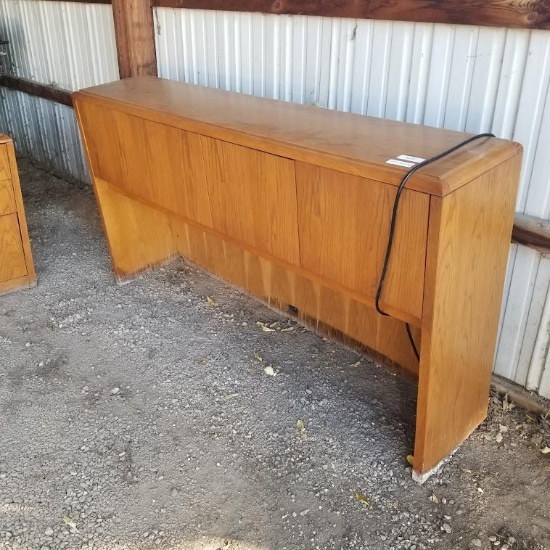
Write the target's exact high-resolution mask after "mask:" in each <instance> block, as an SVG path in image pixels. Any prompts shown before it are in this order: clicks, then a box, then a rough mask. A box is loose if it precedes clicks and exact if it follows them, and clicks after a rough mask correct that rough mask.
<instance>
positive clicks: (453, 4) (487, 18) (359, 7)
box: [152, 0, 550, 29]
mask: <svg viewBox="0 0 550 550" xmlns="http://www.w3.org/2000/svg"><path fill="white" fill-rule="evenodd" d="M152 2H153V5H155V6H159V7H163V8H191V9H207V10H227V11H252V12H262V13H276V14H295V15H321V16H326V17H352V18H358V19H386V20H395V21H419V22H426V23H451V24H455V25H456V24H459V25H485V26H499V27H519V28H528V29H550V9H549V8H548V1H547V0H527V1H524V0H360V1H358V0H152Z"/></svg>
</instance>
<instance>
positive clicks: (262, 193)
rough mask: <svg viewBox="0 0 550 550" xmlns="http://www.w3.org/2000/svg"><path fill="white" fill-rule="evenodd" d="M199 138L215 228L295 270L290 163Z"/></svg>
mask: <svg viewBox="0 0 550 550" xmlns="http://www.w3.org/2000/svg"><path fill="white" fill-rule="evenodd" d="M200 139H201V149H202V151H203V158H204V165H205V171H206V180H207V184H208V194H209V197H210V206H211V209H212V224H213V227H214V229H216V230H218V231H219V232H220V233H223V234H224V235H228V236H230V237H233V238H234V239H236V240H237V241H239V242H241V243H244V244H247V245H249V246H251V247H253V248H255V249H256V250H258V251H261V252H267V253H268V254H271V255H272V256H275V257H276V258H278V259H281V260H285V261H287V262H289V263H292V264H294V265H298V263H299V248H298V221H297V213H296V181H295V174H294V161H292V160H289V159H286V158H283V157H278V156H275V155H270V154H268V153H263V152H261V151H256V150H255V149H249V148H248V147H242V146H240V145H235V144H232V143H227V142H225V141H220V140H217V139H212V138H209V137H205V136H201V138H200Z"/></svg>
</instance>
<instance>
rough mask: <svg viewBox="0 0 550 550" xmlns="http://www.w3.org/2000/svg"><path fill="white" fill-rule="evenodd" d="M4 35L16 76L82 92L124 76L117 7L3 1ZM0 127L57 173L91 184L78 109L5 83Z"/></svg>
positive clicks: (1, 26) (0, 32) (0, 30)
mask: <svg viewBox="0 0 550 550" xmlns="http://www.w3.org/2000/svg"><path fill="white" fill-rule="evenodd" d="M0 37H2V39H4V40H9V47H8V53H9V63H8V67H9V70H10V73H11V74H14V75H16V76H20V77H23V78H28V79H30V80H35V81H37V82H41V83H43V84H51V85H55V86H58V87H60V88H65V89H67V90H71V91H73V90H78V89H80V88H85V87H88V86H93V85H95V84H102V83H104V82H109V81H112V80H117V79H118V65H117V54H116V45H115V34H114V23H113V15H112V9H111V6H109V5H103V4H80V3H76V2H50V1H43V0H0ZM0 102H1V104H0V132H3V133H6V134H9V135H10V136H12V137H13V138H14V141H15V146H16V148H17V152H18V153H19V154H21V155H25V156H29V157H31V158H33V159H35V160H36V161H38V162H40V163H41V164H43V165H45V166H47V167H48V168H49V169H50V170H53V171H55V172H59V173H61V174H67V175H70V176H72V177H74V178H77V179H79V180H83V181H88V180H89V175H88V170H87V167H86V162H85V159H84V155H83V150H82V145H81V142H80V136H79V133H78V129H77V126H76V121H75V117H74V112H73V110H72V109H71V108H70V107H67V106H65V105H58V104H57V103H54V102H51V101H47V100H44V99H41V98H37V97H33V96H30V95H27V94H23V93H21V92H15V91H12V90H8V89H6V88H0Z"/></svg>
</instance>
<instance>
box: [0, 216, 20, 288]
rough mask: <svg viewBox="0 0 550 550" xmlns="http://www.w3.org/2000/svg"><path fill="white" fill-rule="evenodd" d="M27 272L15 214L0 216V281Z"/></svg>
mask: <svg viewBox="0 0 550 550" xmlns="http://www.w3.org/2000/svg"><path fill="white" fill-rule="evenodd" d="M26 274H27V266H26V264H25V254H24V253H23V246H22V244H21V233H20V231H19V222H18V220H17V214H9V215H8V216H0V281H9V280H11V279H17V278H18V277H23V276H25V275H26Z"/></svg>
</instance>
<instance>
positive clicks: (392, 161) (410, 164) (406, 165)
mask: <svg viewBox="0 0 550 550" xmlns="http://www.w3.org/2000/svg"><path fill="white" fill-rule="evenodd" d="M386 164H393V165H394V166H403V167H404V168H412V167H413V166H414V165H415V164H416V163H415V162H405V161H404V160H397V159H389V160H387V161H386Z"/></svg>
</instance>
